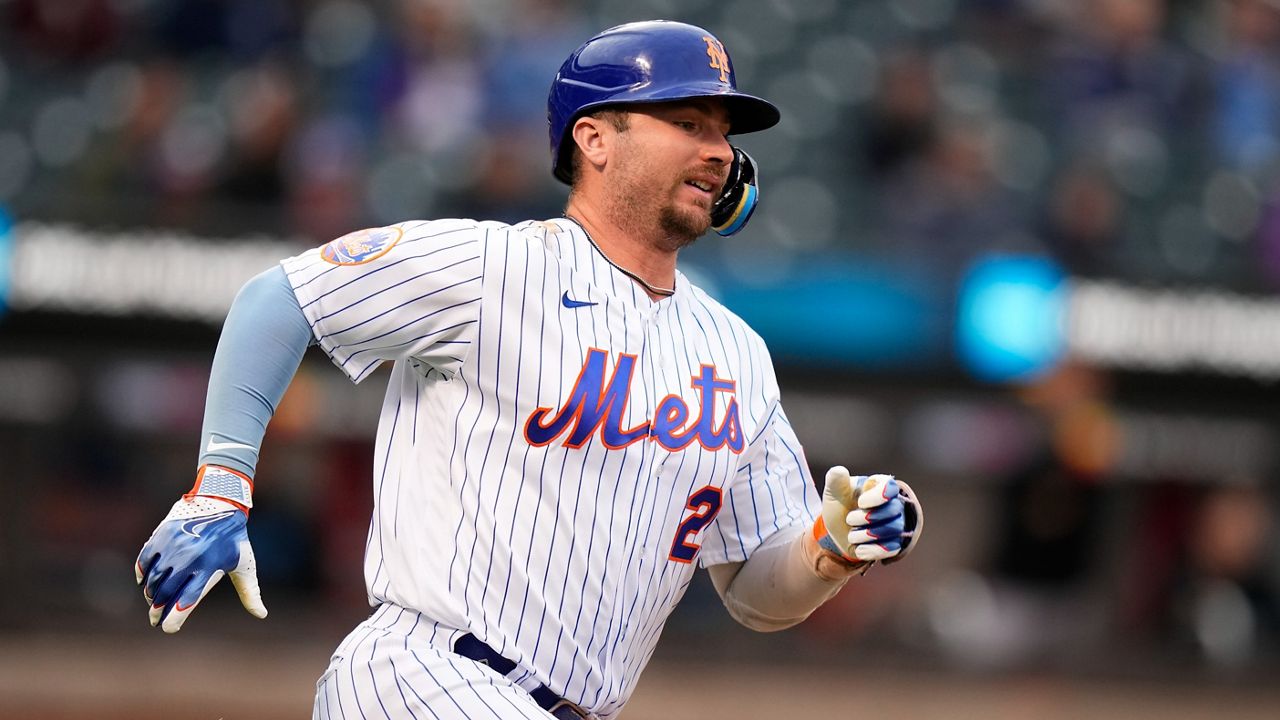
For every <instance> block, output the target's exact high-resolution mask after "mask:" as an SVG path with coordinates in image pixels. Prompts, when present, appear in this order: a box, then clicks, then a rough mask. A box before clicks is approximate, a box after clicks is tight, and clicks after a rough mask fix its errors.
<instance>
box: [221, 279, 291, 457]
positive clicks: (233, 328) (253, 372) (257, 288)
mask: <svg viewBox="0 0 1280 720" xmlns="http://www.w3.org/2000/svg"><path fill="white" fill-rule="evenodd" d="M314 342H315V339H314V336H313V335H312V332H311V326H310V325H309V324H308V323H307V319H306V317H304V316H303V314H302V309H301V308H300V307H298V299H297V297H296V296H295V295H294V294H293V288H292V287H291V286H290V285H289V279H288V278H287V277H285V272H284V268H282V267H280V266H279V265H277V266H275V267H273V268H271V269H270V270H267V271H265V272H263V273H261V274H259V275H257V276H256V277H254V278H253V279H252V280H250V281H249V282H247V283H245V285H244V287H242V288H241V289H240V292H239V294H237V295H236V299H235V301H234V302H233V303H232V304H231V310H230V312H228V313H227V319H226V322H225V323H224V324H223V326H222V336H221V337H220V338H219V339H218V349H217V351H216V352H215V353H214V356H213V369H212V371H211V372H210V374H209V393H208V396H207V398H206V399H205V405H204V428H203V429H202V430H201V433H200V464H201V465H205V464H214V465H222V466H224V467H229V468H231V469H233V470H238V471H240V472H242V473H245V474H246V475H248V476H249V477H253V473H254V468H255V467H256V466H257V464H258V449H259V448H260V447H261V446H262V436H263V435H265V434H266V431H267V423H268V422H269V421H270V420H271V416H272V415H274V414H275V411H276V406H277V405H279V404H280V398H282V397H284V391H285V389H287V388H288V387H289V383H290V382H291V381H292V380H293V376H294V373H296V372H297V371H298V366H299V365H300V364H301V363H302V356H303V355H304V354H305V353H306V351H307V346H308V345H311V344H312V343H314Z"/></svg>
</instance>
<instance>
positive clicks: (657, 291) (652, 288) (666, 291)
mask: <svg viewBox="0 0 1280 720" xmlns="http://www.w3.org/2000/svg"><path fill="white" fill-rule="evenodd" d="M564 217H565V219H567V220H570V221H572V222H573V223H574V224H575V225H577V226H578V227H580V228H582V233H583V234H584V235H586V236H587V242H589V243H591V247H593V248H595V249H596V252H598V253H600V257H602V258H604V261H605V262H607V263H609V264H610V265H612V266H614V267H615V268H617V269H618V272H620V273H622V274H623V275H626V276H627V277H629V278H631V279H632V280H635V281H636V282H638V283H640V285H641V286H643V287H644V289H645V290H648V291H649V292H651V293H653V294H654V295H660V296H662V297H671V296H672V295H675V294H676V289H675V287H674V286H673V287H670V288H662V287H658V286H656V285H651V284H649V283H648V282H646V281H645V279H644V278H642V277H640V276H639V275H637V274H635V273H633V272H631V271H630V270H628V269H626V268H624V267H622V266H621V265H619V264H618V263H616V262H614V261H613V259H612V258H610V257H609V256H608V255H607V254H606V253H605V251H604V250H601V249H600V246H599V245H597V244H596V239H595V238H593V237H591V233H590V232H589V231H588V230H587V226H586V225H583V224H582V222H581V221H579V220H578V219H577V218H575V217H573V216H572V215H565V216H564Z"/></svg>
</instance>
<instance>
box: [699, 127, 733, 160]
mask: <svg viewBox="0 0 1280 720" xmlns="http://www.w3.org/2000/svg"><path fill="white" fill-rule="evenodd" d="M702 160H703V161H704V162H707V163H711V164H715V165H719V166H722V167H728V165H729V163H730V162H732V161H733V146H732V145H730V144H729V138H727V137H725V136H724V135H720V134H719V133H711V134H709V136H708V138H707V140H706V142H704V143H703V145H702Z"/></svg>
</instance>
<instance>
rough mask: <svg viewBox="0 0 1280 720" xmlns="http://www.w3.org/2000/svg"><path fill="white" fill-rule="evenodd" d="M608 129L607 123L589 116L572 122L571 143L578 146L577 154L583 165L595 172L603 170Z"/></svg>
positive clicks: (607, 145)
mask: <svg viewBox="0 0 1280 720" xmlns="http://www.w3.org/2000/svg"><path fill="white" fill-rule="evenodd" d="M610 129H612V128H610V127H609V123H608V122H606V121H603V120H601V119H600V118H595V117H591V116H590V115H584V116H582V117H580V118H578V119H577V120H576V121H574V123H573V133H572V134H573V142H574V144H576V145H577V146H578V154H579V155H580V156H581V157H582V161H583V164H584V165H590V166H593V167H595V168H596V169H597V170H601V169H603V168H604V165H605V160H606V159H607V158H608V154H609V140H610V139H611V136H610V133H609V130H610ZM614 134H616V133H614Z"/></svg>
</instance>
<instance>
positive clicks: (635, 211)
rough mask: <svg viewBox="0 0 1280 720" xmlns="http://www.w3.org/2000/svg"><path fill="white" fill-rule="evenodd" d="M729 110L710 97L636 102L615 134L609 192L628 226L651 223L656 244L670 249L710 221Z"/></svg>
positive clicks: (727, 155)
mask: <svg viewBox="0 0 1280 720" xmlns="http://www.w3.org/2000/svg"><path fill="white" fill-rule="evenodd" d="M728 132H729V115H728V112H727V111H726V110H725V109H724V107H723V105H722V104H720V103H718V102H713V101H710V100H693V101H687V102H676V103H663V104H658V105H645V106H638V107H637V108H636V109H635V110H633V111H632V113H631V115H630V123H629V128H628V130H627V131H626V132H624V133H621V134H620V135H619V136H618V140H619V142H618V144H617V151H616V153H615V154H614V155H613V157H611V162H612V163H613V173H612V175H613V177H612V194H613V196H614V199H615V201H616V202H617V203H618V204H621V205H623V207H624V209H625V213H626V214H627V215H629V216H630V222H629V223H628V224H630V225H632V226H633V227H637V228H639V227H653V224H654V223H656V224H657V228H658V230H659V231H660V232H659V235H658V237H659V243H660V248H661V249H663V250H666V251H675V250H679V249H680V248H682V247H684V246H686V245H688V244H689V243H691V242H693V241H694V240H695V239H697V238H698V236H700V235H702V234H703V233H705V232H706V231H707V229H708V228H709V227H710V226H711V205H712V203H714V202H715V199H716V198H717V197H718V196H719V194H720V189H721V187H723V185H724V181H725V176H726V174H727V173H728V170H729V164H730V163H731V162H732V159H733V150H732V148H731V147H730V146H729V141H728V140H727V139H726V137H725V136H726V135H727V134H728Z"/></svg>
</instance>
